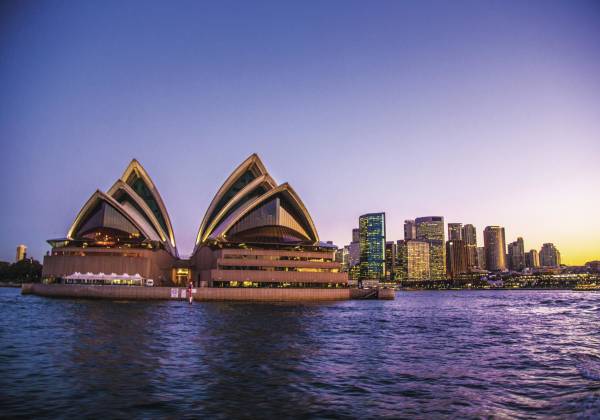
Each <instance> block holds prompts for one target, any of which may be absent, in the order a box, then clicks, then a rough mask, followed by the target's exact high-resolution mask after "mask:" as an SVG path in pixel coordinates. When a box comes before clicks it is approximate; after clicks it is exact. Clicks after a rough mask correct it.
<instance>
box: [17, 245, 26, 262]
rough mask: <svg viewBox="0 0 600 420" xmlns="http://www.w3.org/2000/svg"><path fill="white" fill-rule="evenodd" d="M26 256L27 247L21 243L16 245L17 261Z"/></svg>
mask: <svg viewBox="0 0 600 420" xmlns="http://www.w3.org/2000/svg"><path fill="white" fill-rule="evenodd" d="M26 257H27V247H26V246H25V245H23V244H21V245H19V246H17V262H19V261H21V260H24V259H25V258H26Z"/></svg>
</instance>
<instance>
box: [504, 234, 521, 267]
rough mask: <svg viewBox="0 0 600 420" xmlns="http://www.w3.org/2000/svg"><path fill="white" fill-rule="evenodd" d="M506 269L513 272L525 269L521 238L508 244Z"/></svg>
mask: <svg viewBox="0 0 600 420" xmlns="http://www.w3.org/2000/svg"><path fill="white" fill-rule="evenodd" d="M508 268H510V269H511V270H514V271H521V270H523V269H524V268H525V245H524V244H523V238H521V237H518V238H517V240H516V241H515V242H511V243H510V244H508Z"/></svg>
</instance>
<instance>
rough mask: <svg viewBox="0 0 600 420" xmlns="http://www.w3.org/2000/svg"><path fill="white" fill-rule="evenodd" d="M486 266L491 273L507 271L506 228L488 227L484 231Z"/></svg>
mask: <svg viewBox="0 0 600 420" xmlns="http://www.w3.org/2000/svg"><path fill="white" fill-rule="evenodd" d="M483 244H484V247H485V265H486V269H487V270H489V271H504V270H506V239H505V236H504V228H503V227H501V226H487V227H486V228H485V229H484V231H483Z"/></svg>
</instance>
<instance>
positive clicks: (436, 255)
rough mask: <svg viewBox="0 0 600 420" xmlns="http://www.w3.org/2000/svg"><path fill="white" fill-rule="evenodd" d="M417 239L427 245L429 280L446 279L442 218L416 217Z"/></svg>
mask: <svg viewBox="0 0 600 420" xmlns="http://www.w3.org/2000/svg"><path fill="white" fill-rule="evenodd" d="M415 223H416V224H417V239H418V240H420V241H425V242H428V243H429V270H430V274H431V280H445V279H446V240H445V235H444V218H443V217H442V216H427V217H417V218H416V219H415Z"/></svg>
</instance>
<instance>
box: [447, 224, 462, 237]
mask: <svg viewBox="0 0 600 420" xmlns="http://www.w3.org/2000/svg"><path fill="white" fill-rule="evenodd" d="M461 239H462V223H448V240H449V241H460V240H461Z"/></svg>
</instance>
